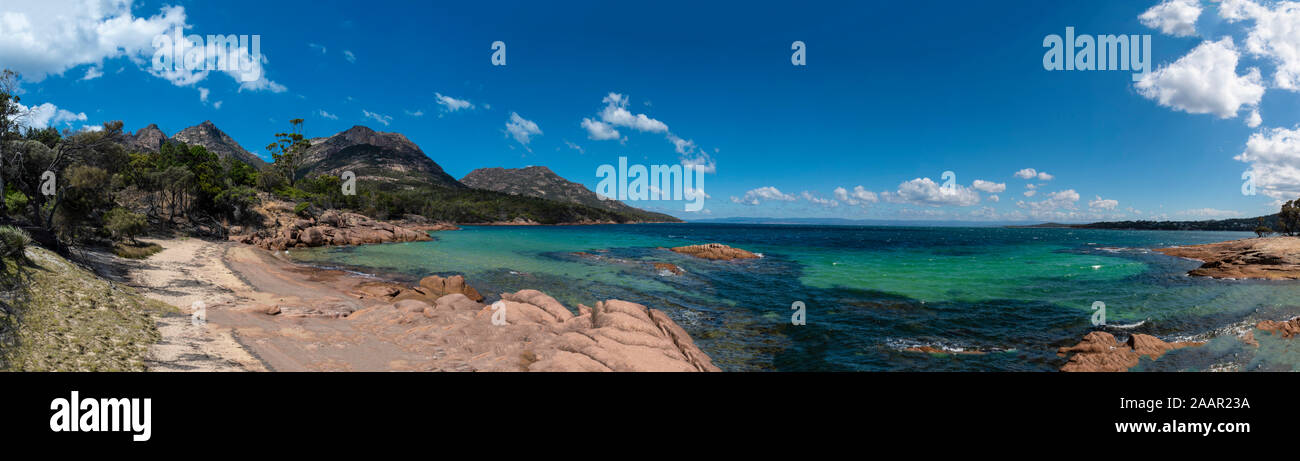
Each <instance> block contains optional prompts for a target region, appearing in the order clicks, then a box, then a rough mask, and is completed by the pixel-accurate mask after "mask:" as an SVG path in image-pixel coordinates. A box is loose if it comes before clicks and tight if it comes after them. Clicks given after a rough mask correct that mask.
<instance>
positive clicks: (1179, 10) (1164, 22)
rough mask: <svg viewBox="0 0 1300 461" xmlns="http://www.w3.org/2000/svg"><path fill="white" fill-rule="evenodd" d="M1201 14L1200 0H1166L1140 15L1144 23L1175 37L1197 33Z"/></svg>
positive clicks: (1140, 19) (1139, 17) (1139, 18)
mask: <svg viewBox="0 0 1300 461" xmlns="http://www.w3.org/2000/svg"><path fill="white" fill-rule="evenodd" d="M1200 16H1201V3H1200V1H1199V0H1165V2H1164V3H1161V4H1159V5H1156V6H1153V7H1151V9H1149V10H1147V11H1146V12H1145V13H1142V14H1141V15H1139V16H1138V20H1139V21H1142V25H1144V26H1147V27H1150V28H1152V29H1160V32H1163V33H1165V34H1169V35H1173V36H1175V37H1188V36H1192V35H1196V18H1198V17H1200Z"/></svg>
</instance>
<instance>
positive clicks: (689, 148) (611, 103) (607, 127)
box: [580, 92, 718, 173]
mask: <svg viewBox="0 0 1300 461" xmlns="http://www.w3.org/2000/svg"><path fill="white" fill-rule="evenodd" d="M600 102H601V103H603V104H605V107H604V108H603V109H601V111H600V113H599V114H597V115H596V118H583V119H582V122H581V123H580V125H581V126H582V128H583V129H586V130H587V138H589V139H592V140H595V141H610V140H625V139H626V138H624V137H622V135H621V133H619V131H618V129H619V128H628V129H631V130H634V131H638V132H642V133H662V134H664V136H665V137H666V138H667V139H668V142H670V143H672V144H673V149H674V150H675V151H677V153H678V154H679V155H680V158H681V163H682V165H685V166H692V167H695V168H696V169H698V170H700V171H703V172H705V173H716V172H717V171H718V168H717V163H716V162H714V160H713V157H712V156H711V155H709V153H708V152H706V151H705V150H704V149H701V148H700V147H699V146H698V145H696V144H695V141H693V140H690V139H685V138H682V137H681V136H678V135H676V134H673V133H672V132H671V131H669V130H668V124H667V123H664V122H662V121H659V120H656V119H654V118H651V117H650V116H648V115H646V114H634V113H632V112H631V111H629V110H628V109H627V106H628V102H629V98H628V96H627V95H623V94H619V93H614V92H610V93H609V94H607V95H605V97H604V98H601V100H600Z"/></svg>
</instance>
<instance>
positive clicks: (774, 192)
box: [731, 186, 798, 206]
mask: <svg viewBox="0 0 1300 461" xmlns="http://www.w3.org/2000/svg"><path fill="white" fill-rule="evenodd" d="M764 200H767V201H778V202H793V201H795V200H798V198H796V197H795V196H793V195H790V194H785V193H782V192H781V191H780V190H779V189H777V188H775V187H772V186H766V187H760V188H758V189H750V190H749V191H747V192H745V195H744V196H743V197H736V196H732V197H731V201H732V202H735V203H739V204H742V205H751V206H753V205H758V204H760V203H763V201H764Z"/></svg>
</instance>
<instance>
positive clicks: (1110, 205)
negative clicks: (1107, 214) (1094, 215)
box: [1088, 195, 1119, 210]
mask: <svg viewBox="0 0 1300 461" xmlns="http://www.w3.org/2000/svg"><path fill="white" fill-rule="evenodd" d="M1095 197H1097V199H1096V200H1089V201H1088V208H1092V209H1097V210H1114V209H1115V207H1117V206H1119V200H1113V199H1103V198H1101V196H1100V195H1097V196H1095Z"/></svg>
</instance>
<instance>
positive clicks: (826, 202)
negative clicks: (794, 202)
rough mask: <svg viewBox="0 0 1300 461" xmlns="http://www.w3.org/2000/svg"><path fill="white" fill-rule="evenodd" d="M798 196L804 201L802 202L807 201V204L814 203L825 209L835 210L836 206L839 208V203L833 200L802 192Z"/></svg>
mask: <svg viewBox="0 0 1300 461" xmlns="http://www.w3.org/2000/svg"><path fill="white" fill-rule="evenodd" d="M799 195H801V196H803V199H804V200H807V201H809V202H812V203H815V204H817V205H821V206H824V207H826V208H835V207H837V206H840V202H838V201H836V200H834V199H828V198H823V197H818V196H817V195H815V194H813V193H812V192H808V191H803V192H802V193H800V194H799Z"/></svg>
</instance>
